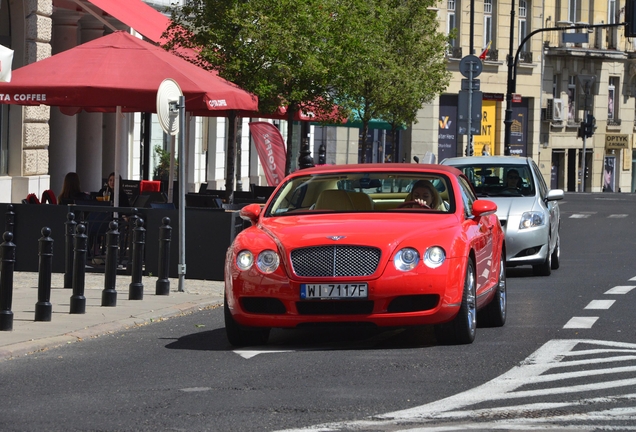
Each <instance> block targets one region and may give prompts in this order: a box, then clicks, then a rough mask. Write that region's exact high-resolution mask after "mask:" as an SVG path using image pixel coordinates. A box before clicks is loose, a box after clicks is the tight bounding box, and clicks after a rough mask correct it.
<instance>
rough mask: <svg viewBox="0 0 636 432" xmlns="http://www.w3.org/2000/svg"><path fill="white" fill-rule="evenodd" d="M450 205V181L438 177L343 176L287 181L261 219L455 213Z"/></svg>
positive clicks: (434, 175)
mask: <svg viewBox="0 0 636 432" xmlns="http://www.w3.org/2000/svg"><path fill="white" fill-rule="evenodd" d="M422 194H423V195H422ZM422 196H424V197H425V199H424V200H425V201H427V203H426V206H422V205H421V204H419V203H414V202H413V201H414V200H415V199H416V198H420V197H422ZM453 202H454V201H453V194H452V187H451V184H450V181H449V179H448V177H446V176H445V175H442V174H425V173H404V172H376V173H361V172H353V173H347V172H343V173H337V174H334V173H329V174H323V175H310V176H302V177H295V178H292V179H289V180H288V181H287V182H286V183H285V184H283V186H282V187H281V189H280V190H279V192H278V194H277V195H276V197H275V198H274V200H272V202H271V203H270V205H269V207H268V209H267V210H266V213H265V215H266V216H282V215H287V214H298V213H300V212H314V213H317V212H384V211H421V212H424V211H425V212H429V213H430V212H435V213H438V212H445V213H446V212H449V213H450V212H454V211H455V209H454V205H452V203H453ZM429 207H430V208H429Z"/></svg>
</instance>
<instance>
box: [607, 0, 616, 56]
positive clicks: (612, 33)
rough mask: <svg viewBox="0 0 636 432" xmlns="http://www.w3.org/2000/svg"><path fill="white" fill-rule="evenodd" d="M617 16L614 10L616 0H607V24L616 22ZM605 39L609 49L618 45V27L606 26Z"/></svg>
mask: <svg viewBox="0 0 636 432" xmlns="http://www.w3.org/2000/svg"><path fill="white" fill-rule="evenodd" d="M618 20H619V16H618V12H617V10H616V0H608V3H607V23H608V24H616V23H618ZM607 36H608V37H607V39H608V46H607V48H609V49H616V48H617V47H618V27H608V29H607Z"/></svg>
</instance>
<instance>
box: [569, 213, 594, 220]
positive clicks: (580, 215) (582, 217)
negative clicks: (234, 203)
mask: <svg viewBox="0 0 636 432" xmlns="http://www.w3.org/2000/svg"><path fill="white" fill-rule="evenodd" d="M590 216H591V215H590V214H581V213H574V214H573V215H571V216H570V219H586V218H589V217H590Z"/></svg>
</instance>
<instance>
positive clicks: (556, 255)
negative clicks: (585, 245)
mask: <svg viewBox="0 0 636 432" xmlns="http://www.w3.org/2000/svg"><path fill="white" fill-rule="evenodd" d="M560 266H561V236H560V235H559V234H557V240H556V245H554V251H553V252H552V265H551V268H552V270H556V269H558V268H559V267H560Z"/></svg>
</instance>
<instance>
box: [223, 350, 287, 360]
mask: <svg viewBox="0 0 636 432" xmlns="http://www.w3.org/2000/svg"><path fill="white" fill-rule="evenodd" d="M234 352H235V353H236V354H238V355H240V356H241V357H243V358H245V359H251V358H252V357H256V356H257V355H259V354H273V353H288V352H294V351H292V350H260V351H259V350H234Z"/></svg>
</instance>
